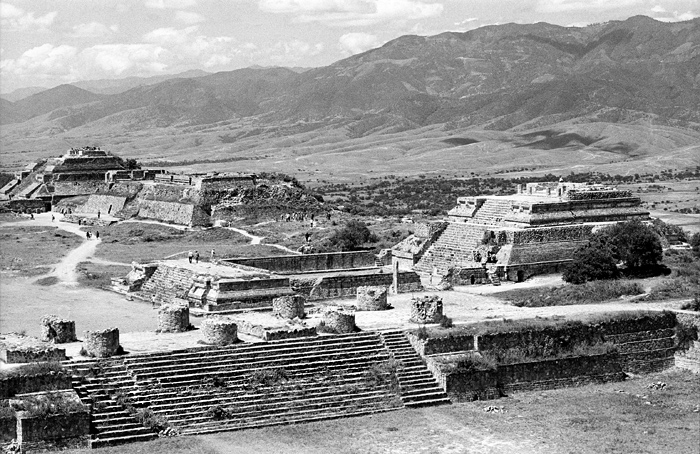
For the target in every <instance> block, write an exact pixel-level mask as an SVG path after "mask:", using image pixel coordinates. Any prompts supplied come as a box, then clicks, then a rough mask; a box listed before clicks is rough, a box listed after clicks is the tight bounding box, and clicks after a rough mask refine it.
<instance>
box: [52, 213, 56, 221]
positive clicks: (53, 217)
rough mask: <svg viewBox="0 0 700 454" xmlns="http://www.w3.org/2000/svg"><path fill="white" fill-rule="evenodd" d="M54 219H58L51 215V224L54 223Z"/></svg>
mask: <svg viewBox="0 0 700 454" xmlns="http://www.w3.org/2000/svg"><path fill="white" fill-rule="evenodd" d="M54 219H56V217H55V216H54V215H53V214H52V215H51V222H53V221H54Z"/></svg>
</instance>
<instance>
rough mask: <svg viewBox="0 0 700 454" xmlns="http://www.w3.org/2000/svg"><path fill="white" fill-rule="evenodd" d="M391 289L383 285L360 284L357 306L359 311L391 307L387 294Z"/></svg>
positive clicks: (380, 309)
mask: <svg viewBox="0 0 700 454" xmlns="http://www.w3.org/2000/svg"><path fill="white" fill-rule="evenodd" d="M388 293H389V290H388V289H387V287H383V286H360V287H357V302H356V303H355V306H356V307H357V310H358V311H383V310H386V309H388V308H389V304H388V303H387V294H388Z"/></svg>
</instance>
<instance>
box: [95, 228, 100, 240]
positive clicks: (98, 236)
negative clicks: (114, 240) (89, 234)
mask: <svg viewBox="0 0 700 454" xmlns="http://www.w3.org/2000/svg"><path fill="white" fill-rule="evenodd" d="M95 239H96V240H99V239H100V231H99V230H95Z"/></svg>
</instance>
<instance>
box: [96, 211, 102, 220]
mask: <svg viewBox="0 0 700 454" xmlns="http://www.w3.org/2000/svg"><path fill="white" fill-rule="evenodd" d="M100 214H102V213H100V210H97V219H100Z"/></svg>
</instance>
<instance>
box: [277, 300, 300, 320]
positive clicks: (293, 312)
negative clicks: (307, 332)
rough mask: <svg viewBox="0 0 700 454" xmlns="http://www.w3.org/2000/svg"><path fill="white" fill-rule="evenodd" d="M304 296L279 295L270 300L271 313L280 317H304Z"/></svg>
mask: <svg viewBox="0 0 700 454" xmlns="http://www.w3.org/2000/svg"><path fill="white" fill-rule="evenodd" d="M305 304H306V298H304V297H303V296H301V295H289V296H281V297H279V298H275V299H274V300H272V313H273V314H275V315H277V316H279V317H282V318H288V319H293V318H304V315H305V314H304V305H305Z"/></svg>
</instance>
